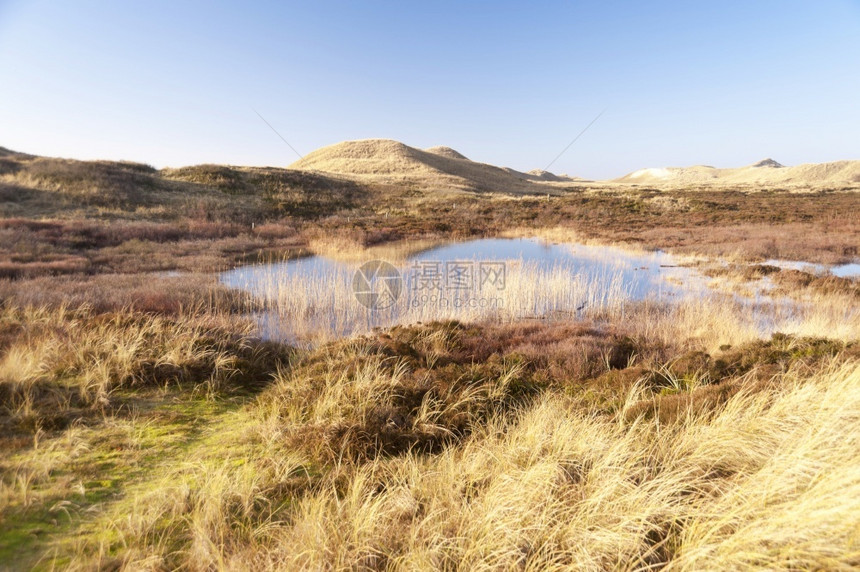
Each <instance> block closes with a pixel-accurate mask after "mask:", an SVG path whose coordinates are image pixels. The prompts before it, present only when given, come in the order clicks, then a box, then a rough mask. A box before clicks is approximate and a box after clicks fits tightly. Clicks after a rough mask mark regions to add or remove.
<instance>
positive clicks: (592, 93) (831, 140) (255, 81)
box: [0, 0, 860, 178]
mask: <svg viewBox="0 0 860 572" xmlns="http://www.w3.org/2000/svg"><path fill="white" fill-rule="evenodd" d="M603 109H606V113H605V114H604V115H603V116H602V117H601V118H600V120H598V121H597V122H596V123H595V124H594V125H593V126H592V127H591V129H590V130H589V131H588V132H587V133H586V134H585V135H583V137H582V138H581V139H580V140H579V141H578V142H577V143H576V144H574V145H573V146H572V147H571V148H570V149H569V150H568V151H567V153H565V155H564V156H563V157H562V158H560V159H559V160H558V161H557V162H556V163H555V164H554V165H553V167H552V170H553V171H555V172H567V173H570V174H575V175H580V176H587V177H598V178H605V177H613V176H620V175H622V174H624V173H626V172H629V171H632V170H635V169H638V168H641V167H648V166H669V165H691V164H710V165H715V166H719V167H729V166H740V165H745V164H749V163H752V162H754V161H756V160H758V159H761V158H764V157H767V156H770V157H774V158H775V159H777V160H779V161H781V162H783V163H786V164H797V163H803V162H820V161H831V160H837V159H860V1H857V0H851V1H846V0H839V1H836V0H820V1H817V2H811V1H807V2H794V1H791V0H788V1H780V2H771V1H752V2H750V1H747V2H709V3H705V2H649V3H645V2H622V1H611V0H610V1H603V2H533V3H525V2H504V1H501V2H447V1H439V2H432V3H409V2H393V1H392V2H374V1H368V2H332V1H315V2H242V3H239V2H236V3H229V2H217V1H214V2H196V1H195V2H192V1H189V2H183V1H181V0H173V1H162V0H150V1H148V2H108V1H95V0H80V1H75V2H70V1H64V0H51V1H44V0H26V1H24V0H20V1H18V0H11V1H9V0H0V145H2V146H5V147H8V148H12V149H16V150H21V151H27V152H31V153H37V154H44V155H52V156H64V157H74V158H81V159H92V158H105V159H127V160H135V161H141V162H146V163H150V164H153V165H155V166H158V167H163V166H179V165H187V164H195V163H204V162H208V163H228V164H237V165H278V166H285V165H288V164H289V163H291V162H292V161H294V160H295V159H296V157H295V155H294V154H293V152H292V151H291V150H290V149H289V147H287V146H286V145H285V144H284V143H283V142H282V141H281V140H280V139H278V137H277V136H276V135H275V134H274V133H272V131H270V130H269V128H268V127H267V126H266V125H265V123H263V122H262V121H261V120H260V118H259V117H258V116H257V115H256V114H255V112H254V110H257V111H258V112H259V113H260V114H262V115H263V116H264V117H265V118H266V119H267V120H268V121H269V122H270V123H271V124H272V125H273V126H274V127H275V128H276V129H277V130H278V131H279V132H280V133H281V134H282V135H283V136H284V137H285V138H286V139H287V141H289V142H290V143H291V144H292V145H293V146H294V147H295V148H296V149H298V150H299V151H300V152H301V153H308V152H310V151H312V150H314V149H316V148H318V147H321V146H323V145H328V144H332V143H336V142H338V141H342V140H347V139H364V138H373V137H380V138H390V139H397V140H400V141H403V142H404V143H407V144H409V145H413V146H417V147H429V146H433V145H448V146H451V147H453V148H455V149H457V150H458V151H460V152H462V153H464V154H465V155H467V156H468V157H470V158H472V159H474V160H479V161H484V162H489V163H493V164H498V165H505V166H510V167H513V168H517V169H522V170H528V169H533V168H543V167H545V166H546V165H547V163H549V162H550V161H551V160H552V159H553V158H554V157H555V156H556V155H557V154H558V153H559V152H560V151H561V150H562V149H563V148H564V147H565V146H566V145H567V144H568V143H569V142H570V141H571V139H572V138H573V137H574V136H575V135H576V134H577V133H578V132H579V131H581V130H582V128H583V127H584V126H585V125H587V124H588V123H589V121H591V120H592V119H593V118H594V117H595V116H596V115H597V114H598V113H600V112H601V111H602V110H603Z"/></svg>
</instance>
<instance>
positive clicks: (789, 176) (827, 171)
mask: <svg viewBox="0 0 860 572" xmlns="http://www.w3.org/2000/svg"><path fill="white" fill-rule="evenodd" d="M615 182H619V183H639V184H648V185H669V186H675V185H691V184H693V185H723V184H731V185H767V186H776V185H780V186H819V185H839V184H856V183H860V161H834V162H831V163H807V164H803V165H797V166H794V167H786V166H784V165H782V164H780V163H779V162H777V161H775V160H773V159H763V160H761V161H759V162H757V163H753V164H752V165H748V166H746V167H738V168H734V169H718V168H716V167H710V166H707V165H696V166H693V167H662V168H648V169H639V170H638V171H634V172H632V173H630V174H628V175H625V176H623V177H621V178H618V179H615Z"/></svg>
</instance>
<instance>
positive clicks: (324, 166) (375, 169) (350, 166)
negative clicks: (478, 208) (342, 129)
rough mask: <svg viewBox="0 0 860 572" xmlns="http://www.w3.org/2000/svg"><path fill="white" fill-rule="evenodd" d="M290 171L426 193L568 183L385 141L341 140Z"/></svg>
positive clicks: (541, 189) (542, 189)
mask: <svg viewBox="0 0 860 572" xmlns="http://www.w3.org/2000/svg"><path fill="white" fill-rule="evenodd" d="M290 168H291V169H302V170H313V171H320V172H324V173H336V174H340V175H349V176H353V177H356V178H358V179H365V180H366V179H371V180H380V181H387V182H396V181H411V182H417V183H420V184H421V185H422V186H425V187H429V188H436V187H452V188H459V189H465V190H477V191H499V192H514V193H524V194H529V193H534V194H545V193H548V192H550V193H552V192H555V191H556V189H554V188H553V187H551V186H547V185H545V184H544V183H545V182H547V181H564V180H572V179H566V178H561V177H559V176H557V175H553V174H552V173H545V172H540V174H534V173H522V172H520V171H516V170H514V169H508V168H503V167H496V166H493V165H488V164H486V163H478V162H475V161H471V160H469V159H468V158H466V156H465V155H463V154H461V153H458V152H457V151H455V150H454V149H451V148H450V147H431V148H429V149H424V150H422V149H417V148H415V147H410V146H408V145H404V144H403V143H400V142H397V141H392V140H388V139H365V140H361V141H344V142H342V143H337V144H335V145H330V146H328V147H323V148H322V149H318V150H316V151H314V152H313V153H310V154H309V155H306V156H305V157H304V158H303V159H301V160H299V161H296V162H295V163H293V164H292V165H290Z"/></svg>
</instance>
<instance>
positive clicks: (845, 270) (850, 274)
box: [764, 260, 860, 278]
mask: <svg viewBox="0 0 860 572" xmlns="http://www.w3.org/2000/svg"><path fill="white" fill-rule="evenodd" d="M764 264H770V265H771V266H779V267H780V268H787V269H791V270H803V271H805V272H812V273H819V272H826V271H829V272H830V273H831V274H833V275H834V276H838V277H840V278H857V277H860V262H849V263H848V264H839V265H837V266H830V267H828V266H825V265H824V264H812V263H810V262H797V261H795V260H765V261H764Z"/></svg>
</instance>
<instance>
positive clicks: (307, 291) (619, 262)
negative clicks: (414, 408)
mask: <svg viewBox="0 0 860 572" xmlns="http://www.w3.org/2000/svg"><path fill="white" fill-rule="evenodd" d="M385 252H386V251H385V250H380V251H374V253H372V254H369V255H368V258H369V259H373V258H375V259H377V260H358V261H354V260H336V259H334V258H329V257H324V256H311V257H306V258H300V259H295V260H288V261H285V262H279V263H273V264H259V265H253V266H244V267H239V268H236V269H234V270H231V271H228V272H224V273H223V274H221V275H220V280H221V282H222V283H223V284H225V285H227V286H229V287H231V288H238V289H242V290H245V291H248V292H250V293H252V294H253V295H254V297H255V299H256V300H258V301H259V305H258V307H257V308H256V309H255V312H254V316H255V318H256V319H257V321H258V323H259V325H260V329H261V333H262V334H263V335H264V336H265V337H268V338H274V339H283V340H289V341H298V340H309V339H313V338H330V337H336V336H343V335H348V334H350V333H356V332H363V331H368V330H370V329H372V328H375V327H387V326H391V325H394V324H403V323H415V322H426V321H432V320H446V319H458V320H463V321H480V320H515V319H521V318H547V317H565V316H567V317H586V316H587V317H603V318H610V319H612V318H618V317H623V315H624V312H625V306H627V305H629V303H630V302H633V301H640V300H656V301H669V300H680V299H689V298H701V297H703V296H705V295H708V294H711V293H712V290H711V288H710V287H709V282H710V281H709V280H708V279H706V278H705V277H703V276H702V275H701V273H699V272H698V271H697V270H696V269H695V268H693V267H691V266H685V265H684V263H685V261H684V260H683V259H680V258H678V257H675V256H672V255H669V254H667V253H664V252H659V251H657V252H646V251H633V250H627V249H622V248H617V247H611V246H594V245H582V244H552V243H548V242H545V241H542V240H538V239H481V240H472V241H468V242H461V243H454V244H448V245H444V246H439V247H436V248H431V249H429V250H424V251H421V252H418V253H416V254H412V255H409V256H398V257H395V258H394V259H392V258H390V257H388V260H386V258H387V257H386V256H385V254H384V253H385ZM855 266H856V265H855ZM848 270H850V268H849V269H848ZM736 298H737V297H736ZM756 298H757V299H756V300H755V303H760V302H761V301H762V300H761V298H760V297H759V296H756ZM744 303H748V302H744Z"/></svg>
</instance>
